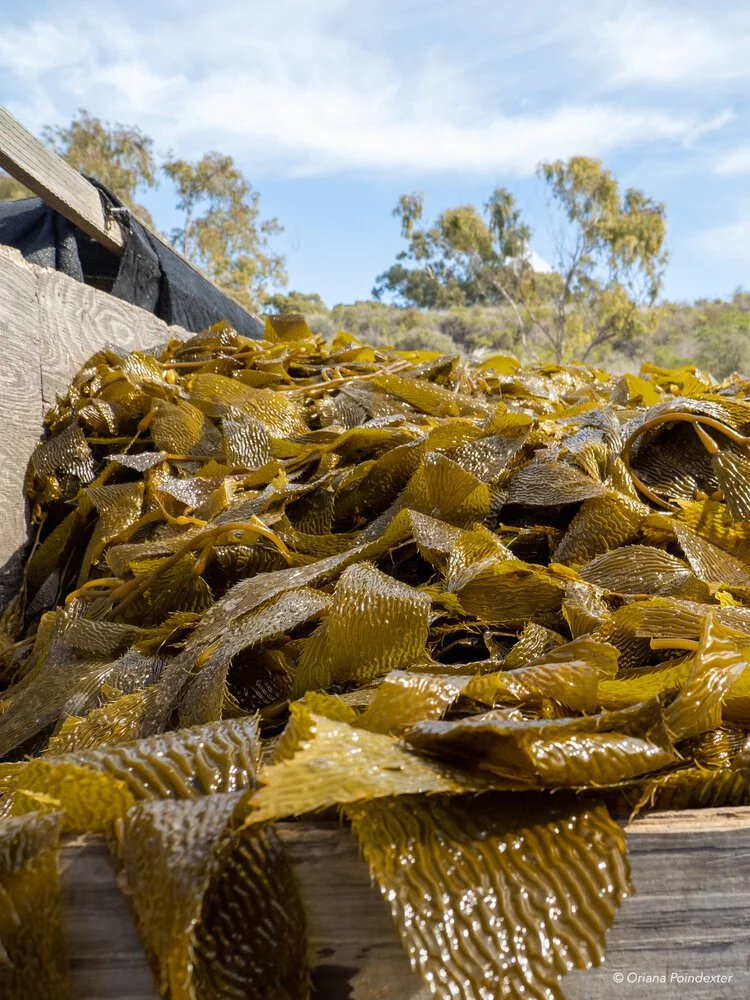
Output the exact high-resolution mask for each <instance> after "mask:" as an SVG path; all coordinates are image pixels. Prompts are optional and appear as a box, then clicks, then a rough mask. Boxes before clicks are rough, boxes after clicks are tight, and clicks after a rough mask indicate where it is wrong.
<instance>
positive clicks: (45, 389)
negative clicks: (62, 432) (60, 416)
mask: <svg viewBox="0 0 750 1000" xmlns="http://www.w3.org/2000/svg"><path fill="white" fill-rule="evenodd" d="M37 296H38V299H39V340H40V349H41V355H42V358H43V365H42V380H41V386H42V397H43V403H44V406H45V408H46V407H48V406H51V405H52V404H53V403H54V402H55V397H56V395H57V394H58V393H63V392H64V391H65V389H66V388H67V386H68V384H69V382H70V379H71V378H72V376H73V375H75V373H76V371H77V370H78V369H79V367H80V366H81V364H82V363H83V362H84V361H85V360H86V359H87V358H89V357H90V356H91V355H92V354H94V353H95V352H96V351H99V350H101V349H102V348H103V347H106V346H107V345H108V344H114V345H117V346H118V347H122V348H124V349H126V350H137V349H139V348H145V347H153V346H155V345H156V344H160V343H162V342H164V341H166V340H169V339H170V337H188V336H190V335H189V334H188V333H186V331H185V330H183V329H182V327H179V326H167V324H166V323H164V322H163V321H162V320H160V319H158V318H157V317H156V316H153V315H152V314H151V313H148V312H146V311H145V310H144V309H138V308H137V307H136V306H131V305H128V303H127V302H123V301H122V299H117V298H115V297H114V296H113V295H107V294H106V293H105V292H101V291H99V290H97V289H96V288H92V287H91V286H90V285H82V284H81V283H80V282H77V281H72V280H71V279H70V278H68V277H66V276H65V275H63V274H59V273H58V272H57V271H51V270H48V269H46V268H39V269H38V270H37Z"/></svg>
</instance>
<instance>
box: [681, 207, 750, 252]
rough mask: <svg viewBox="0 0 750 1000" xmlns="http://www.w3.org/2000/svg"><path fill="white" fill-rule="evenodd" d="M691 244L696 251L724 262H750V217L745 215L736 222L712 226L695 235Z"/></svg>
mask: <svg viewBox="0 0 750 1000" xmlns="http://www.w3.org/2000/svg"><path fill="white" fill-rule="evenodd" d="M690 242H691V244H692V245H693V247H694V248H695V250H696V251H698V250H700V251H702V252H704V253H708V254H711V255H712V256H713V257H718V258H720V259H722V260H732V261H734V262H735V263H736V262H738V261H742V262H744V261H748V260H750V217H748V216H747V215H745V217H744V218H740V219H738V220H737V221H735V222H728V223H725V224H722V225H719V226H712V227H710V228H708V229H703V230H701V231H700V232H697V233H695V234H694V235H693V236H692V237H691V238H690Z"/></svg>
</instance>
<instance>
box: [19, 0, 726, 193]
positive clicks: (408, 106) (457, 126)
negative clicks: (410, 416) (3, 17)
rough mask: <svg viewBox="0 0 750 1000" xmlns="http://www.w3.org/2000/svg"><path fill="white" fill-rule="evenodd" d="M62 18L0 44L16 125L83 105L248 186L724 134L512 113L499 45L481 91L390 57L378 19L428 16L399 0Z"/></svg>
mask: <svg viewBox="0 0 750 1000" xmlns="http://www.w3.org/2000/svg"><path fill="white" fill-rule="evenodd" d="M66 7H68V4H64V5H61V8H55V13H54V15H50V19H49V20H47V21H36V22H34V23H32V24H30V25H29V26H28V27H27V28H25V29H21V30H16V31H15V32H9V33H5V34H4V35H3V37H2V39H0V66H5V68H6V70H7V71H9V72H10V73H11V74H12V75H13V76H14V77H15V78H16V79H17V80H19V81H21V82H22V84H23V86H22V93H23V96H22V97H20V98H19V99H18V100H17V101H16V102H15V103H12V104H11V107H12V109H13V110H15V111H16V112H17V113H18V114H19V117H21V118H22V119H24V120H25V122H26V124H29V125H30V126H31V127H37V128H38V127H40V126H41V125H42V124H44V123H45V122H48V121H50V114H49V108H50V94H52V93H54V94H56V98H55V108H56V115H55V117H56V118H57V119H58V120H63V121H64V120H65V118H66V117H68V116H69V115H70V113H71V112H72V111H74V110H75V108H76V107H78V106H80V105H82V106H85V107H87V108H88V109H89V110H90V111H92V112H93V113H95V114H98V115H100V116H101V117H103V118H107V119H110V120H112V119H117V120H120V121H126V122H128V121H129V122H134V123H137V124H138V125H140V126H141V127H142V128H143V129H144V130H145V131H147V132H149V133H150V134H152V135H154V137H155V138H156V139H157V143H158V145H159V147H160V148H162V149H164V148H167V147H168V146H171V147H173V148H175V149H179V151H180V153H181V154H183V155H195V154H199V153H200V152H202V151H203V150H204V149H206V148H210V147H212V146H213V147H218V148H221V149H226V150H227V151H229V152H231V153H232V154H233V155H235V156H237V157H239V158H241V159H245V160H249V161H250V162H252V168H253V174H254V176H258V175H259V174H260V173H263V172H265V173H270V172H272V173H274V174H287V175H288V174H305V173H315V172H327V173H330V172H334V171H340V170H352V169H356V170H376V171H396V170H398V171H413V172H419V173H430V172H449V171H450V172H463V173H477V174H479V173H481V174H486V173H491V172H498V173H500V172H503V173H517V174H525V173H529V172H531V171H532V170H533V169H534V167H535V166H536V164H537V163H538V162H539V160H542V159H548V158H557V157H566V156H570V155H572V154H576V153H584V154H589V155H596V156H606V155H608V154H610V153H612V152H614V151H616V150H618V149H621V148H636V147H643V146H646V145H647V144H650V143H658V142H661V143H664V142H667V143H680V142H682V143H685V144H689V143H690V142H692V141H695V139H696V138H697V137H698V136H700V135H701V134H704V133H705V132H706V131H708V130H710V129H712V128H716V127H720V125H721V124H723V121H722V122H719V124H717V119H716V118H714V119H711V120H710V121H704V120H703V118H702V117H701V116H697V115H695V114H693V113H690V112H681V111H677V112H676V111H674V110H671V109H660V108H659V107H657V106H654V105H653V102H652V103H651V105H650V106H649V105H645V106H639V105H637V104H633V103H632V102H628V103H622V102H617V103H615V102H604V101H601V100H599V101H597V100H595V99H590V100H586V101H582V102H580V103H576V102H575V101H574V100H571V99H568V100H567V101H566V100H564V99H560V98H559V97H556V98H555V99H554V100H553V101H551V102H545V103H544V104H542V105H539V104H538V103H537V104H535V105H533V107H534V110H533V111H530V110H528V108H525V109H523V111H522V112H520V113H518V112H515V113H514V112H513V111H512V110H511V109H512V108H518V107H520V106H521V104H520V98H522V97H523V94H520V95H519V94H517V93H516V91H517V89H518V80H517V79H516V76H515V75H514V74H513V73H512V72H511V70H510V69H508V71H507V73H508V75H507V76H506V75H505V72H506V71H505V58H504V57H505V56H506V51H505V50H504V49H503V39H502V38H501V39H500V40H499V41H498V40H497V39H495V41H494V42H493V43H492V44H493V45H499V46H500V47H499V48H497V49H493V48H492V47H491V46H490V48H489V49H488V51H486V52H484V53H483V54H482V60H483V63H484V66H485V70H486V65H487V63H488V61H489V62H490V64H492V65H493V66H494V67H495V69H494V71H493V79H492V86H491V89H489V90H488V89H487V87H486V83H485V85H483V84H482V83H481V82H479V81H480V80H485V81H486V75H485V77H482V76H481V75H480V77H479V78H477V77H476V76H475V75H474V73H473V70H474V68H475V66H474V63H475V62H481V61H482V60H470V59H467V60H464V61H462V60H461V58H460V57H459V56H455V55H451V50H450V47H448V48H447V49H444V48H440V49H439V50H437V49H435V48H431V47H430V46H429V45H421V46H420V45H417V46H414V47H413V49H412V50H409V49H408V47H407V50H406V51H405V52H404V51H401V52H400V53H399V54H398V55H395V54H394V52H393V51H391V48H389V46H388V44H385V42H384V41H383V39H382V38H381V37H379V36H378V33H377V27H376V26H377V24H378V23H380V24H381V25H384V24H388V26H389V30H390V31H391V33H393V32H394V30H395V28H397V26H398V24H399V17H403V18H404V19H405V22H406V23H408V24H409V30H410V31H411V32H413V33H415V35H417V36H418V33H419V32H418V27H419V17H420V16H421V17H427V16H428V14H427V11H426V5H424V7H423V6H422V5H420V4H409V3H408V0H401V3H399V2H398V0H381V3H380V4H377V3H375V0H358V4H357V5H352V4H351V3H348V2H347V0H315V2H314V3H313V2H310V0H274V2H273V3H267V2H262V3H260V2H252V3H247V2H240V0H217V2H215V3H214V4H213V5H212V6H208V7H199V6H198V5H197V4H192V3H191V4H185V3H179V4H176V6H175V7H174V9H172V10H171V11H170V10H169V7H167V8H166V10H163V9H162V8H158V9H156V10H150V11H149V18H148V19H146V18H143V17H141V16H140V15H139V13H138V11H137V10H136V9H135V8H133V9H132V12H131V14H130V18H131V19H130V20H127V19H126V15H124V14H123V13H122V8H121V9H120V11H119V12H118V11H116V10H114V9H113V8H111V7H107V6H106V5H104V4H103V5H100V6H98V7H97V8H96V9H95V10H94V9H90V8H88V9H87V8H81V7H80V6H76V7H75V8H73V7H72V6H71V7H68V9H65V8H66ZM447 7H450V8H451V12H452V14H453V16H455V17H460V7H459V6H457V5H455V4H454V5H453V6H451V4H449V3H444V4H443V16H445V14H446V8H447ZM376 9H377V14H378V16H377V19H376V18H375V12H376ZM488 11H489V8H488ZM644 18H645V20H644ZM141 24H142V25H143V27H136V26H137V25H138V26H140V25H141ZM628 24H630V22H627V23H626V22H623V24H619V22H616V21H612V22H609V25H608V26H605V27H604V28H602V29H601V33H602V35H601V37H602V38H603V39H604V40H605V42H606V43H607V44H608V45H609V46H610V48H611V49H612V48H613V46H614V48H615V49H616V48H617V46H619V45H620V44H621V41H622V38H621V34H618V32H620V33H621V32H623V31H624V32H627V31H630V33H631V35H632V34H633V32H635V33H636V34H638V32H640V31H641V30H642V31H645V32H646V33H647V34H648V32H650V31H651V32H652V31H654V30H655V31H656V36H655V40H654V39H651V41H648V42H646V43H641V47H642V48H643V46H644V44H645V47H646V48H649V47H651V48H653V47H654V46H656V47H657V48H658V49H659V50H660V51H661V49H662V48H663V47H664V46H666V43H667V41H668V38H667V27H665V25H667V22H664V21H663V20H662V21H659V20H658V19H657V20H656V22H654V21H653V19H652V20H651V21H649V20H648V18H647V17H646V16H645V15H642V16H641V18H640V20H639V19H638V18H637V17H636V18H635V27H634V26H633V24H630V26H629V27H628ZM668 24H671V21H670V22H668ZM615 29H617V30H615ZM636 29H637V30H636ZM694 30H695V32H697V31H698V29H697V27H696V28H695V29H693V28H692V27H688V28H685V30H684V31H683V33H682V35H681V36H679V38H678V45H677V51H676V52H673V53H672V55H670V54H669V52H671V51H672V50H669V51H668V52H666V54H664V53H663V54H662V55H663V58H662V64H661V68H660V69H658V68H657V70H653V69H652V70H651V72H652V73H653V72H656V73H657V78H658V74H659V73H661V74H662V78H664V79H673V78H676V76H677V75H679V73H680V72H682V69H680V67H681V66H682V65H683V63H684V60H685V59H686V58H687V57H688V56H689V57H690V58H696V57H697V55H698V52H697V42H696V41H695V39H694ZM649 37H650V36H649ZM695 37H697V35H696V36H695ZM447 40H448V41H450V39H449V38H448V39H447ZM631 40H632V39H631ZM516 41H517V40H516ZM488 44H489V43H488ZM509 44H510V45H511V47H512V45H513V44H515V43H514V42H513V39H512V38H511V39H510V40H509ZM632 47H633V46H631V48H632ZM635 48H636V49H637V48H638V46H637V45H635ZM667 48H668V47H667ZM613 51H614V49H613ZM618 51H619V50H618ZM711 51H713V50H711ZM615 56H616V53H615ZM618 58H619V57H617V58H615V57H614V56H613V59H614V64H615V66H616V67H619V69H617V72H619V73H620V74H621V75H623V74H624V78H625V79H629V78H633V74H635V76H636V77H637V75H638V73H641V75H643V74H644V73H645V72H646V71H647V69H648V67H647V66H646V64H645V62H644V59H643V58H642V57H641V55H640V54H638V53H636V54H635V55H633V54H631V56H630V59H631V61H630V63H627V64H626V63H623V62H621V61H620V62H618ZM713 58H714V56H712V55H711V56H710V58H709V62H711V61H712V60H713ZM634 59H635V60H636V61H635V62H633V60H634ZM639 60H640V62H639ZM641 63H643V65H641ZM628 74H630V77H628ZM511 79H512V80H513V84H514V86H515V88H516V91H513V90H511V87H510V83H509V81H510V80H511ZM20 90H21V88H19V91H20ZM498 94H500V95H501V97H500V98H499V99H498V97H497V95H498ZM42 116H44V117H42Z"/></svg>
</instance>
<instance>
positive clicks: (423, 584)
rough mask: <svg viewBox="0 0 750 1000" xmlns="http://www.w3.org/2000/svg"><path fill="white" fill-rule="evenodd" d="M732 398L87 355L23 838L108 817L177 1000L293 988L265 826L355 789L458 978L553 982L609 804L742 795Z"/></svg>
mask: <svg viewBox="0 0 750 1000" xmlns="http://www.w3.org/2000/svg"><path fill="white" fill-rule="evenodd" d="M749 396H750V381H746V380H744V379H742V378H740V377H739V376H735V377H733V378H731V379H729V380H727V381H726V382H725V383H722V384H721V385H716V384H714V383H713V382H712V381H711V379H710V378H709V377H708V376H704V375H703V374H702V373H700V372H696V371H695V370H692V369H681V370H679V371H677V372H670V371H666V370H663V369H658V368H655V367H653V366H644V369H643V371H642V372H641V375H640V376H633V375H626V376H622V377H613V376H609V375H607V374H606V373H604V372H600V371H597V370H595V369H591V368H587V367H585V366H581V365H571V366H568V367H557V366H543V365H539V366H532V367H528V368H523V367H521V366H520V365H519V364H518V362H516V361H515V359H512V358H508V357H505V356H502V355H496V356H494V357H491V358H487V359H486V360H485V361H483V362H481V363H478V364H471V363H466V362H462V361H460V359H458V358H457V357H452V356H444V355H441V354H439V353H437V352H424V351H423V352H408V351H407V352H399V351H395V350H390V349H387V348H373V347H370V346H368V345H366V344H362V343H360V342H358V341H357V340H356V339H355V338H353V337H351V336H350V335H348V334H344V333H341V334H339V335H338V336H337V337H336V338H334V340H333V342H332V343H330V344H327V343H324V342H323V340H322V339H321V338H320V337H317V336H315V335H313V334H312V333H311V331H310V330H309V329H308V328H307V326H306V324H305V322H304V320H303V319H301V318H300V317H277V318H275V319H269V320H268V321H267V323H266V332H265V340H264V341H261V342H253V341H249V340H246V339H244V338H242V337H239V336H238V335H237V334H235V333H234V332H233V331H232V330H231V329H229V328H226V327H217V328H214V329H211V330H208V331H205V332H204V333H203V334H200V335H199V336H196V337H193V338H191V339H190V340H189V341H187V342H178V341H172V342H170V343H169V344H167V345H163V346H161V347H159V348H157V349H155V350H154V351H152V352H137V353H134V354H130V355H121V354H118V353H117V352H115V351H112V350H106V351H101V352H99V353H98V354H97V355H95V356H94V357H93V358H91V359H90V361H89V362H87V364H86V365H85V366H84V368H83V369H82V370H81V372H80V373H79V374H78V376H77V377H76V378H75V379H74V381H73V384H72V386H71V387H70V390H69V391H68V393H67V395H66V396H65V397H64V398H62V399H60V400H59V401H58V403H57V405H56V406H55V408H54V409H53V410H52V411H51V412H50V414H49V415H48V418H47V424H48V430H49V435H48V438H47V440H46V441H44V442H43V443H42V444H40V445H39V447H38V448H37V450H36V451H35V453H34V455H33V456H32V459H31V462H30V465H29V472H28V476H27V488H28V493H29V499H30V502H31V510H32V515H33V520H34V529H35V539H34V544H33V547H32V550H31V552H30V554H29V558H28V561H27V564H26V572H25V576H24V581H23V586H22V589H21V592H20V593H19V595H18V597H17V599H16V600H15V601H14V602H13V604H12V606H10V607H9V609H8V610H7V611H6V613H5V614H4V615H3V617H2V619H0V627H1V628H2V631H1V632H0V657H1V660H0V663H1V664H2V675H1V676H2V683H3V689H2V694H1V695H0V754H2V755H3V757H4V759H5V763H3V764H0V809H1V810H2V813H3V815H5V816H6V817H8V818H7V819H6V820H4V821H3V822H5V823H6V824H18V823H21V822H25V821H27V819H26V817H27V816H30V815H37V814H44V816H43V818H44V819H45V820H46V819H47V818H48V816H53V815H54V816H58V822H59V824H61V825H62V827H63V828H64V829H67V830H70V831H76V832H78V831H86V830H89V831H91V830H102V831H104V832H107V833H109V834H110V836H112V837H114V840H113V843H116V845H117V847H116V855H117V858H118V859H119V860H118V864H120V865H121V877H122V879H123V880H124V883H125V884H127V886H128V889H129V892H130V893H131V901H132V905H133V910H134V914H135V919H136V923H137V924H138V927H139V929H140V930H141V933H142V935H143V937H144V941H145V942H146V946H147V951H148V953H149V955H150V957H151V960H152V964H153V967H154V969H155V971H156V973H157V976H158V978H159V981H160V984H161V986H162V988H163V990H165V991H166V990H171V993H172V995H173V996H185V997H196V998H201V997H208V996H211V997H212V998H213V997H235V996H240V995H241V996H247V997H258V998H261V997H269V998H270V997H289V998H290V1000H291V998H292V997H298V996H304V995H305V991H306V989H307V972H306V969H305V963H304V953H305V946H304V920H303V917H302V911H301V909H300V904H299V900H298V898H297V893H296V889H295V888H294V877H293V872H292V870H291V868H290V867H289V865H288V863H287V862H286V859H285V857H284V855H283V851H282V849H281V847H280V846H279V844H278V843H277V842H276V841H275V840H274V838H273V835H272V833H271V829H270V827H268V825H267V824H268V823H269V822H271V821H275V820H283V819H285V818H288V817H296V816H300V815H306V814H310V813H317V812H320V811H325V810H328V811H329V812H330V811H331V810H336V809H339V810H341V809H344V812H345V815H346V816H347V817H348V819H349V820H350V821H351V823H352V824H353V826H354V829H355V832H356V834H357V836H358V838H359V840H360V842H361V844H362V848H363V853H364V855H365V858H366V860H367V862H368V864H369V865H370V868H371V871H372V873H373V876H374V878H375V880H376V881H377V882H378V884H379V885H380V887H381V889H382V890H383V892H384V893H385V894H386V896H387V897H388V899H389V901H390V903H391V908H392V911H393V915H394V919H395V921H396V924H397V926H398V927H399V929H400V932H401V934H402V937H403V939H404V943H405V946H406V948H407V951H408V952H409V954H410V956H411V958H412V961H413V963H414V965H415V968H417V969H418V971H419V972H420V973H421V975H422V976H423V978H424V979H425V981H426V982H427V983H428V984H429V985H430V987H431V988H432V989H433V990H434V991H435V992H436V994H437V995H438V996H446V997H447V996H460V997H462V998H464V1000H480V998H481V997H486V996H490V995H500V994H502V995H504V996H509V997H521V996H539V997H554V996H561V995H562V993H561V987H560V985H559V980H560V977H561V976H562V975H563V974H564V973H565V972H566V971H568V970H569V969H571V968H580V967H586V966H589V965H592V964H598V963H599V962H600V961H601V958H602V956H603V953H604V937H605V933H606V930H607V928H608V927H609V926H610V924H611V923H612V919H613V917H614V914H615V911H616V908H617V906H618V905H619V902H620V900H621V899H622V897H623V896H624V894H625V893H626V892H627V891H629V890H628V876H627V865H626V861H625V858H624V840H623V837H622V835H621V833H620V827H619V826H618V824H617V823H616V822H615V820H614V819H613V817H617V816H619V817H620V818H622V816H624V815H626V814H627V812H629V811H631V810H634V809H635V810H637V809H641V808H664V807H670V806H673V807H683V806H685V807H687V806H695V805H698V806H700V805H712V804H732V803H746V802H748V801H750V766H749V761H748V751H747V749H746V743H747V740H748V737H749V736H750V674H748V672H747V671H746V669H745V668H746V666H747V665H748V662H750V520H747V518H748V517H750V501H749V499H748V498H749V497H750V492H749V491H748V487H747V473H748V470H750V398H748V397H749ZM27 757H32V760H31V761H27V760H26V758H27ZM261 762H262V763H261ZM553 792H554V793H556V794H554V795H553V794H552V793H553ZM573 794H575V795H577V796H578V798H577V799H576V800H573V799H571V798H569V796H571V795H573ZM32 810H33V811H34V812H33V813H32ZM6 828H7V829H10V828H8V827H6ZM13 829H15V827H13ZM113 829H115V830H116V834H112V831H113ZM181 858H184V859H189V861H190V863H189V864H187V861H186V866H185V867H184V868H182V867H181V862H180V860H179V859H181ZM449 858H450V859H451V865H452V867H451V866H449V864H448V860H447V859H449ZM449 868H450V872H449V870H448V869H449ZM159 893H161V894H162V896H163V897H164V898H168V899H169V900H171V904H170V905H171V909H170V913H171V914H172V916H171V918H170V921H167V922H160V921H159V920H158V919H157V918H156V916H155V914H156V913H157V911H158V907H159V906H162V907H163V904H162V903H158V898H157V897H158V894H159ZM425 893H427V895H428V896H429V900H427V901H426V897H425ZM159 898H161V897H159ZM467 900H473V903H472V907H473V909H472V911H471V914H468V915H467V914H466V913H465V912H464V910H463V909H462V907H463V906H464V905H465V903H466V901H467ZM573 902H574V903H575V908H574V907H573V905H572V904H573ZM160 912H163V909H162V911H160ZM511 929H512V931H511ZM464 932H466V933H464ZM545 941H549V942H550V944H549V947H546V946H544V942H545ZM238 991H239V992H238Z"/></svg>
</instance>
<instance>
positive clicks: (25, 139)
mask: <svg viewBox="0 0 750 1000" xmlns="http://www.w3.org/2000/svg"><path fill="white" fill-rule="evenodd" d="M0 167H2V168H3V169H4V170H6V171H7V172H8V173H9V174H10V175H11V177H15V179H16V180H17V181H20V182H21V184H24V185H25V186H26V187H27V188H28V189H29V190H30V191H33V192H34V194H36V195H39V197H40V198H42V199H43V200H44V201H45V202H46V203H47V204H48V205H49V206H50V207H51V208H54V209H55V211H57V212H59V213H60V214H61V215H63V216H65V218H66V219H68V220H69V221H70V222H72V223H73V225H74V226H78V228H79V229H80V230H82V231H83V232H84V233H86V235H87V236H91V237H93V239H95V240H96V241H97V242H98V243H101V245H102V246H104V247H106V248H107V249H108V250H112V251H114V252H115V253H122V248H123V247H124V246H125V241H126V239H127V230H126V229H125V228H124V227H123V226H121V225H120V223H119V222H118V221H117V219H116V218H115V217H114V216H111V215H109V214H108V213H105V211H104V208H103V206H102V200H101V198H100V196H99V192H98V191H97V190H96V188H95V187H94V186H93V185H92V184H90V183H89V182H88V181H87V180H86V178H85V177H83V176H81V174H79V173H78V172H77V171H76V170H74V169H73V168H72V167H71V166H69V165H68V164H67V163H66V162H65V161H64V160H63V159H61V158H60V157H59V156H58V155H57V153H55V152H53V151H52V150H51V149H49V148H48V147H47V146H45V145H44V143H42V142H40V141H39V140H38V139H37V138H36V136H34V135H32V134H31V132H29V131H28V130H27V129H25V128H24V127H23V125H21V123H20V122H18V121H16V119H15V118H14V117H13V115H12V114H11V113H10V112H9V111H8V110H7V109H6V108H3V107H0Z"/></svg>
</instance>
